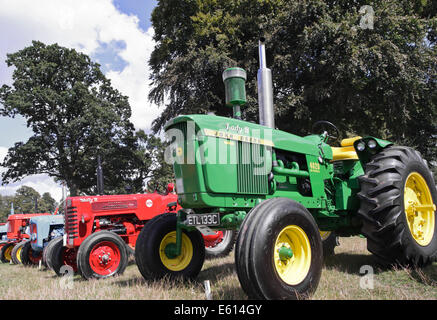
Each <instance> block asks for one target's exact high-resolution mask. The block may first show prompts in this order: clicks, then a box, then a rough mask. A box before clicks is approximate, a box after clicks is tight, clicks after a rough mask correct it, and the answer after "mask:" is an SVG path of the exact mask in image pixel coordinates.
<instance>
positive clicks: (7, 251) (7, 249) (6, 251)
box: [5, 246, 14, 261]
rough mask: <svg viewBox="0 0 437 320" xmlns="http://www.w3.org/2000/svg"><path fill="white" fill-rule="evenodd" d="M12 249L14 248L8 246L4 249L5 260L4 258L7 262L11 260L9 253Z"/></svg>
mask: <svg viewBox="0 0 437 320" xmlns="http://www.w3.org/2000/svg"><path fill="white" fill-rule="evenodd" d="M13 248H14V246H9V247H8V248H6V250H5V258H6V260H8V261H11V258H12V256H11V252H12V249H13Z"/></svg>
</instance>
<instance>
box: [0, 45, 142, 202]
mask: <svg viewBox="0 0 437 320" xmlns="http://www.w3.org/2000/svg"><path fill="white" fill-rule="evenodd" d="M6 62H7V65H8V66H9V67H14V71H13V80H14V81H13V85H12V87H10V86H8V85H3V86H2V87H1V88H0V114H1V115H4V116H10V117H14V116H16V115H21V116H23V117H24V118H25V119H26V121H27V126H28V127H29V128H31V129H32V131H33V133H34V134H33V136H31V137H30V138H29V140H28V141H27V142H17V143H15V145H14V146H13V147H12V148H10V149H9V151H8V153H7V155H6V157H5V159H4V161H3V163H2V164H1V165H2V166H4V167H6V168H7V170H6V171H5V172H4V173H3V174H2V183H3V184H6V183H9V182H11V181H17V180H20V179H21V178H23V177H24V176H27V175H32V174H42V173H43V174H47V175H49V176H51V177H53V178H55V180H56V181H59V182H65V184H66V185H67V187H68V189H69V190H70V194H71V195H73V196H74V195H78V194H81V193H86V194H95V193H96V185H97V183H96V167H97V155H100V156H101V158H102V160H103V168H104V177H105V179H104V182H105V190H106V191H107V192H108V193H111V192H116V191H119V190H121V189H124V187H125V186H126V185H127V184H132V186H131V187H132V189H133V191H137V192H140V191H143V190H144V189H143V185H144V181H143V180H144V178H146V177H147V174H148V172H147V171H148V167H150V165H151V164H150V163H149V161H148V160H147V159H146V158H147V157H146V158H145V156H144V155H143V153H144V150H143V149H141V147H140V144H139V142H138V137H137V135H136V133H135V130H134V126H133V124H132V123H131V121H130V120H129V119H130V116H131V108H130V105H129V102H128V98H127V97H126V96H123V95H122V94H121V93H120V92H119V91H118V90H116V89H114V88H113V87H112V86H111V82H110V80H108V79H107V78H106V77H105V76H104V75H103V73H102V72H101V70H100V66H99V64H97V63H95V62H93V61H91V59H90V58H89V57H88V56H87V55H85V54H82V53H79V52H77V51H76V50H74V49H69V48H64V47H61V46H59V45H57V44H53V45H45V44H43V43H41V42H38V41H33V43H32V45H31V46H29V47H26V48H24V49H22V50H20V51H18V52H16V53H12V54H8V55H7V60H6ZM133 180H135V181H134V183H132V182H133Z"/></svg>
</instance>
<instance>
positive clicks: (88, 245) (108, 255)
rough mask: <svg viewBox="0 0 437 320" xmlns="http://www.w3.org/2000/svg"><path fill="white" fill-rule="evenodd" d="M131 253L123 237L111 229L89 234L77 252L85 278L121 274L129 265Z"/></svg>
mask: <svg viewBox="0 0 437 320" xmlns="http://www.w3.org/2000/svg"><path fill="white" fill-rule="evenodd" d="M128 256H129V253H128V251H127V249H126V243H125V242H124V241H123V239H122V238H121V237H120V236H119V235H117V234H115V233H114V232H110V231H99V232H96V233H93V234H91V235H90V236H88V237H87V238H86V239H85V240H84V242H82V244H81V245H80V247H79V250H78V252H77V269H78V271H79V273H80V274H81V275H82V277H83V278H85V279H92V278H96V279H103V278H108V277H112V276H115V275H120V274H122V273H123V272H124V270H125V269H126V267H127V263H128Z"/></svg>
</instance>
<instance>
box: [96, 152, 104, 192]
mask: <svg viewBox="0 0 437 320" xmlns="http://www.w3.org/2000/svg"><path fill="white" fill-rule="evenodd" d="M96 171H97V194H99V195H103V194H104V189H105V187H104V184H103V169H102V163H101V160H100V155H98V156H97V170H96Z"/></svg>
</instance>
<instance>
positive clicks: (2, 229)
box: [0, 223, 8, 242]
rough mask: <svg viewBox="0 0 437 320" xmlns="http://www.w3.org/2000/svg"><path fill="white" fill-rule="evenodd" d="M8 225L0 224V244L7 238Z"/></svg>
mask: <svg viewBox="0 0 437 320" xmlns="http://www.w3.org/2000/svg"><path fill="white" fill-rule="evenodd" d="M7 233H8V225H7V224H6V223H0V242H1V241H5V240H6V239H7V238H8V235H7Z"/></svg>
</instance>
